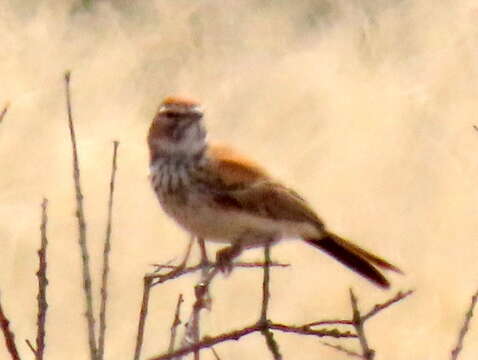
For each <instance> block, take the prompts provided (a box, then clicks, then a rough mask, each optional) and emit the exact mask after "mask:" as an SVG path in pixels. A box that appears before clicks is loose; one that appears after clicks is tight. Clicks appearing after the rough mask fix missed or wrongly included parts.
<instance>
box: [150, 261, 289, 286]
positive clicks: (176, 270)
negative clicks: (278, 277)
mask: <svg viewBox="0 0 478 360" xmlns="http://www.w3.org/2000/svg"><path fill="white" fill-rule="evenodd" d="M263 265H264V264H263V263H262V262H237V263H234V268H246V269H247V268H262V266H263ZM155 266H156V267H157V269H159V270H160V269H172V271H170V272H167V273H166V274H157V273H153V274H150V275H148V276H150V277H151V278H152V279H153V280H156V281H154V282H153V283H152V286H156V285H159V284H163V283H165V282H167V281H170V280H173V279H176V278H178V277H181V276H183V275H186V274H190V273H194V272H196V271H199V270H202V269H203V267H204V265H203V264H198V265H194V266H190V267H182V266H174V265H155ZM270 266H271V267H288V266H290V265H289V264H282V263H276V262H272V263H271V264H270ZM214 268H216V263H210V264H209V265H208V269H209V270H210V269H214ZM157 271H158V270H157Z"/></svg>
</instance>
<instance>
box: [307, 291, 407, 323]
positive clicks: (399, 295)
mask: <svg viewBox="0 0 478 360" xmlns="http://www.w3.org/2000/svg"><path fill="white" fill-rule="evenodd" d="M413 292H414V291H413V290H408V291H405V292H401V291H399V292H398V293H397V294H396V295H395V296H394V297H392V298H390V299H389V300H387V301H385V302H384V303H381V304H376V305H374V307H373V308H372V309H371V310H369V311H368V312H367V313H366V314H365V315H362V321H364V322H365V321H367V320H369V319H370V318H371V317H373V316H375V315H377V314H378V313H379V312H381V311H382V310H385V309H386V308H388V307H390V306H392V305H394V304H395V303H397V302H399V301H401V300H403V299H405V298H406V297H408V296H410V295H411V294H413ZM353 324H354V323H353V320H343V319H337V320H319V321H314V322H311V323H308V324H307V326H309V327H313V326H321V325H353Z"/></svg>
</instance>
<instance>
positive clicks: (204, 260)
mask: <svg viewBox="0 0 478 360" xmlns="http://www.w3.org/2000/svg"><path fill="white" fill-rule="evenodd" d="M198 244H199V250H200V251H201V263H200V264H201V266H203V267H209V265H211V262H210V261H209V258H208V256H207V250H206V244H205V242H204V239H203V238H200V237H198Z"/></svg>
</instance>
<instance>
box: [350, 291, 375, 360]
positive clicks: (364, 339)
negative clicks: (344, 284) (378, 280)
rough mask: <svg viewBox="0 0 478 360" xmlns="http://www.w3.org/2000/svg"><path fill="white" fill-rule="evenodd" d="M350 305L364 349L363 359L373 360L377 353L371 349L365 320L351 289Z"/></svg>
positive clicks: (355, 326)
mask: <svg viewBox="0 0 478 360" xmlns="http://www.w3.org/2000/svg"><path fill="white" fill-rule="evenodd" d="M350 303H351V305H352V314H353V317H352V321H353V326H354V328H355V331H356V332H357V336H358V339H359V341H360V346H361V347H362V357H363V358H364V359H366V360H373V358H374V357H375V351H373V350H372V349H370V348H369V346H368V341H367V337H366V336H365V329H364V326H363V325H364V320H363V318H362V317H361V316H360V311H359V309H358V304H357V298H356V297H355V295H354V292H353V291H352V289H350Z"/></svg>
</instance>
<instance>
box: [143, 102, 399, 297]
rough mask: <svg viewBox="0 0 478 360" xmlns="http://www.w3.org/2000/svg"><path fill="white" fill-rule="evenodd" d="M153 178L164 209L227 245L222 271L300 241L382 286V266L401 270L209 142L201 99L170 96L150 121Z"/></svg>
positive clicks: (219, 260)
mask: <svg viewBox="0 0 478 360" xmlns="http://www.w3.org/2000/svg"><path fill="white" fill-rule="evenodd" d="M147 143H148V147H149V155H150V181H151V185H152V187H153V189H154V192H155V193H156V196H157V198H158V200H159V203H160V205H161V207H162V209H163V211H164V212H165V213H166V214H167V215H169V216H170V217H171V218H173V219H174V220H175V221H176V223H177V224H178V225H179V226H180V227H182V228H183V229H185V230H186V231H187V232H188V233H190V234H191V235H192V236H194V237H197V238H202V239H205V240H206V241H213V242H218V243H224V244H227V245H229V246H227V247H225V248H223V249H221V250H219V251H218V252H217V254H216V264H218V266H219V267H220V269H221V270H223V272H225V273H228V272H229V271H230V270H231V269H232V262H233V260H234V259H235V258H236V257H237V256H239V255H240V254H241V252H242V251H243V250H244V249H248V248H254V247H261V246H265V245H266V244H272V243H277V242H279V241H280V240H282V239H286V238H299V239H302V240H303V241H305V242H306V243H307V244H310V245H312V246H313V247H314V248H317V249H319V250H321V251H322V252H324V253H326V254H328V255H330V256H332V257H333V258H335V259H336V260H338V261H339V262H340V263H342V264H343V265H345V266H346V267H348V268H349V269H351V270H353V271H354V272H356V273H357V274H359V275H361V276H362V277H364V278H365V279H367V280H369V281H371V282H372V283H373V284H375V285H377V286H379V287H381V288H389V287H390V282H389V280H388V279H387V278H386V277H385V276H384V275H383V273H382V271H380V270H391V271H394V272H397V273H401V270H400V269H399V268H398V267H396V266H395V265H392V264H391V263H389V262H388V261H386V260H384V259H383V258H381V257H379V256H377V255H375V254H373V253H372V252H370V251H367V250H365V249H363V248H361V247H360V246H358V245H356V244H354V243H352V242H351V241H349V240H346V239H345V238H343V237H341V236H339V235H337V234H335V233H333V232H331V231H330V230H329V229H328V228H327V227H326V226H325V224H324V222H323V221H322V220H321V219H320V218H319V216H318V215H317V214H316V212H315V211H314V210H313V209H312V207H311V206H310V205H309V204H308V202H307V201H306V200H305V199H304V198H303V197H302V196H300V195H299V194H298V193H297V192H295V191H294V190H292V189H290V188H288V187H286V186H285V185H283V184H282V183H281V182H279V181H278V180H276V179H275V178H274V177H272V176H271V175H269V173H268V172H267V171H266V170H265V169H264V168H263V167H262V166H260V165H259V164H257V163H256V162H255V161H253V160H251V159H249V158H248V157H246V156H244V155H242V154H240V153H239V152H237V151H236V150H234V149H233V148H232V147H229V146H226V145H215V144H212V143H210V142H209V141H208V139H207V131H206V127H205V124H204V111H203V109H202V107H201V104H200V103H199V102H197V101H195V100H193V99H190V98H186V97H181V96H170V97H167V98H166V99H164V100H163V101H162V103H161V104H160V106H159V108H158V110H157V111H156V113H155V115H154V118H153V120H152V122H151V125H150V128H149V132H148V136H147Z"/></svg>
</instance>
